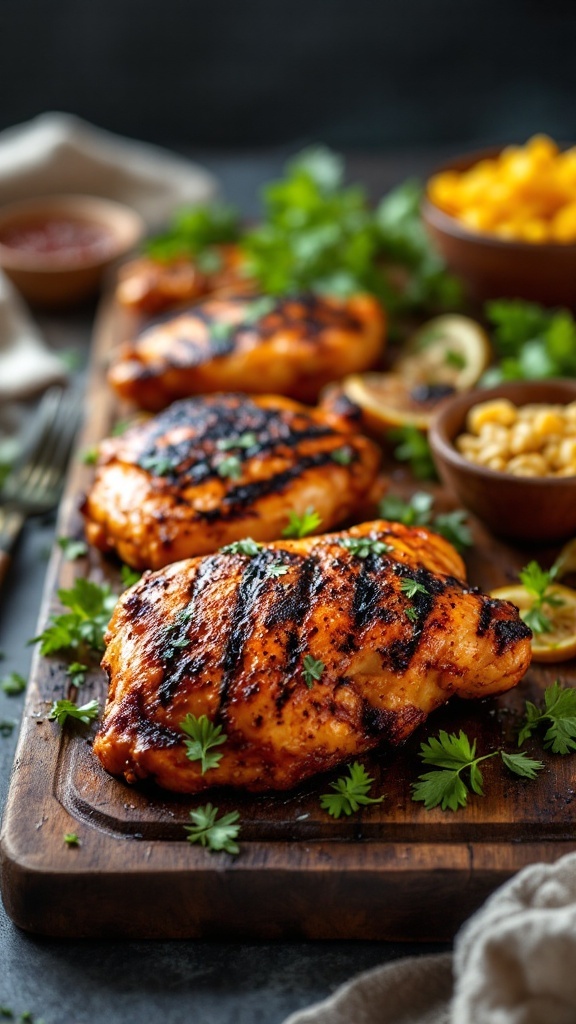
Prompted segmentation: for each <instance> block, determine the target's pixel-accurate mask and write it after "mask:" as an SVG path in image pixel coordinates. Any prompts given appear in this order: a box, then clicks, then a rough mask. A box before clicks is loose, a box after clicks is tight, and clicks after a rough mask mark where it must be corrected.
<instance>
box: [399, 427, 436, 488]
mask: <svg viewBox="0 0 576 1024" xmlns="http://www.w3.org/2000/svg"><path fill="white" fill-rule="evenodd" d="M388 437H389V438H390V440H391V441H393V442H396V447H395V448H394V458H395V459H398V461H399V462H408V463H409V464H410V469H411V470H412V472H413V474H414V476H415V477H417V478H418V480H437V479H438V477H437V474H436V467H435V465H434V460H433V458H432V452H431V450H430V445H429V444H428V439H427V437H426V436H425V435H424V434H423V433H422V432H421V431H420V430H418V428H417V427H414V426H406V427H398V428H397V429H395V430H389V431H388Z"/></svg>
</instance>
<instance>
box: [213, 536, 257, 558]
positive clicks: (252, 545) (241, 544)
mask: <svg viewBox="0 0 576 1024" xmlns="http://www.w3.org/2000/svg"><path fill="white" fill-rule="evenodd" d="M262 547H263V545H262V544H259V543H258V541H256V540H252V537H244V539H243V540H234V541H232V543H231V544H225V545H224V547H223V548H220V552H221V554H223V555H247V556H248V557H249V558H254V555H257V554H258V552H259V551H261V550H262Z"/></svg>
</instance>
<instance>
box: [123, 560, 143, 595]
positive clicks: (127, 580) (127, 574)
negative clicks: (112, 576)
mask: <svg viewBox="0 0 576 1024" xmlns="http://www.w3.org/2000/svg"><path fill="white" fill-rule="evenodd" d="M141 578H142V573H141V572H136V570H135V569H131V568H130V566H129V565H122V566H121V567H120V579H121V580H122V583H123V585H124V588H125V589H126V590H128V587H133V586H134V585H135V584H136V583H138V581H139V580H140V579H141Z"/></svg>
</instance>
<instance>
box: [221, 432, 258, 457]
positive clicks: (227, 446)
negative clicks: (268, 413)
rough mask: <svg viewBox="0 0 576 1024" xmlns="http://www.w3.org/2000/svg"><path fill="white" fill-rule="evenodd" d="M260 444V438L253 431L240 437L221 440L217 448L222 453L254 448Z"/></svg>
mask: <svg viewBox="0 0 576 1024" xmlns="http://www.w3.org/2000/svg"><path fill="white" fill-rule="evenodd" d="M256 444H258V438H257V436H256V434H255V433H254V431H253V430H247V431H246V432H245V433H244V434H240V435H239V436H238V437H229V438H221V439H220V440H219V441H217V442H216V447H217V448H218V450H219V451H221V452H228V451H231V450H232V449H234V448H242V449H246V448H254V445H256Z"/></svg>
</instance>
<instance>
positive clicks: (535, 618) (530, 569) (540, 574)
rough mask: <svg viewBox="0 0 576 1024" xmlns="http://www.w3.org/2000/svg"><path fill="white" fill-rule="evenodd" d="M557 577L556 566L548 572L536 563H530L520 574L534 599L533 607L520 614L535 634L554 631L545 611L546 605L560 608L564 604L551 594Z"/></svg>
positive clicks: (521, 580)
mask: <svg viewBox="0 0 576 1024" xmlns="http://www.w3.org/2000/svg"><path fill="white" fill-rule="evenodd" d="M555 576H556V569H555V567H554V566H552V568H551V569H550V570H549V571H548V572H546V570H544V569H542V568H541V567H540V566H539V565H538V562H534V561H532V562H529V563H528V565H526V566H525V567H524V568H523V569H522V571H521V572H520V573H519V577H520V582H521V583H522V584H523V585H524V586H525V587H526V590H527V591H528V593H529V594H530V595H531V596H532V597H533V598H534V603H533V605H532V607H531V608H529V609H528V610H527V611H522V612H520V615H521V617H522V619H523V620H524V622H525V623H526V625H527V626H529V627H530V629H531V630H532V632H533V633H547V632H549V631H550V630H551V629H552V622H551V620H550V618H549V617H548V616H547V615H546V612H545V610H544V606H545V605H548V606H549V607H560V606H561V605H563V604H564V602H563V601H562V599H561V598H559V597H557V596H556V595H555V594H552V593H550V587H551V586H552V584H553V582H554V578H555Z"/></svg>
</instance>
